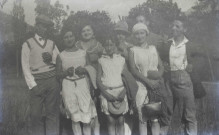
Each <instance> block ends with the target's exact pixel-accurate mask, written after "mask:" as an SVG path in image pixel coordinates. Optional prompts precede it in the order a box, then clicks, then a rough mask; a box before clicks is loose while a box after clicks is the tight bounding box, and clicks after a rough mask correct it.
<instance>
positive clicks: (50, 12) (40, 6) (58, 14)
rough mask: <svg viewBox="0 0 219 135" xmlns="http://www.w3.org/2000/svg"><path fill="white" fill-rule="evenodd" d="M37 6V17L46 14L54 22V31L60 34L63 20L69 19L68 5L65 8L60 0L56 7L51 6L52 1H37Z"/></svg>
mask: <svg viewBox="0 0 219 135" xmlns="http://www.w3.org/2000/svg"><path fill="white" fill-rule="evenodd" d="M35 2H36V4H37V6H36V8H35V12H36V14H37V15H39V14H44V15H46V16H48V17H50V19H52V20H53V22H54V29H55V30H56V31H57V32H59V31H60V30H61V28H62V24H63V20H64V19H65V18H66V17H67V15H68V14H67V10H69V7H68V5H67V6H66V7H65V6H64V5H63V4H61V3H60V2H59V1H58V0H57V1H56V2H55V4H54V5H51V4H50V0H35Z"/></svg>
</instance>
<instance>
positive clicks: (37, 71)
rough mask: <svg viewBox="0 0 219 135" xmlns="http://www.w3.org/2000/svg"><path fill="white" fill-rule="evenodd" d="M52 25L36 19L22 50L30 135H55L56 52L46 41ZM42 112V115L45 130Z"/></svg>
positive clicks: (50, 42)
mask: <svg viewBox="0 0 219 135" xmlns="http://www.w3.org/2000/svg"><path fill="white" fill-rule="evenodd" d="M52 25H53V22H52V21H51V20H50V19H49V18H48V17H47V16H45V15H39V16H37V17H36V24H35V30H36V34H35V36H34V37H32V38H30V39H28V40H27V41H26V42H25V43H24V44H23V46H22V56H21V59H22V69H23V73H24V77H25V80H26V83H27V85H28V87H29V89H30V90H29V93H30V125H29V126H30V134H31V135H44V134H46V135H58V134H59V97H60V94H59V93H60V92H59V86H58V82H57V80H56V78H55V61H56V57H57V55H58V54H59V51H58V49H57V47H56V45H55V44H54V42H53V41H51V40H49V39H47V38H46V36H47V30H48V28H49V27H51V26H52ZM43 108H44V109H43ZM42 112H45V126H44V121H43V120H42V115H43V114H42ZM44 127H45V128H46V129H44ZM45 132H46V133H45Z"/></svg>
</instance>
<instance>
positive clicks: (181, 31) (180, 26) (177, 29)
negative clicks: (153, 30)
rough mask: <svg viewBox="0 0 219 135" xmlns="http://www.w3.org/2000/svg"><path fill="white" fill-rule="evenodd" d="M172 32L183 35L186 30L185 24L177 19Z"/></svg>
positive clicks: (176, 35)
mask: <svg viewBox="0 0 219 135" xmlns="http://www.w3.org/2000/svg"><path fill="white" fill-rule="evenodd" d="M171 30H172V34H173V36H174V37H178V36H182V35H184V33H185V32H186V29H185V28H184V25H183V23H182V22H181V21H178V20H175V21H174V22H173V24H172V26H171Z"/></svg>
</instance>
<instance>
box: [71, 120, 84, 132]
mask: <svg viewBox="0 0 219 135" xmlns="http://www.w3.org/2000/svg"><path fill="white" fill-rule="evenodd" d="M72 130H73V133H74V135H82V132H81V125H80V123H79V122H73V121H72Z"/></svg>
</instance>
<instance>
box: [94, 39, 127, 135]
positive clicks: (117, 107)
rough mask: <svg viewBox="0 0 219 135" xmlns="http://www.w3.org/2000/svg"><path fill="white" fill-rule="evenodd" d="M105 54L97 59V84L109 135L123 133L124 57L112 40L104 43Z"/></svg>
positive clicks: (125, 107)
mask: <svg viewBox="0 0 219 135" xmlns="http://www.w3.org/2000/svg"><path fill="white" fill-rule="evenodd" d="M104 48H105V54H103V55H102V57H101V58H100V59H99V60H98V70H97V84H98V86H99V88H100V90H101V107H102V111H103V112H104V113H105V114H106V115H107V120H108V132H109V135H115V134H117V133H118V134H119V135H124V114H125V113H126V112H127V111H128V102H127V97H126V89H125V87H124V85H123V82H122V76H121V74H122V72H123V70H124V69H125V68H126V66H125V58H124V57H122V56H121V55H120V54H118V53H117V48H116V46H115V44H114V43H113V42H112V40H107V41H106V43H105V46H104Z"/></svg>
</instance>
